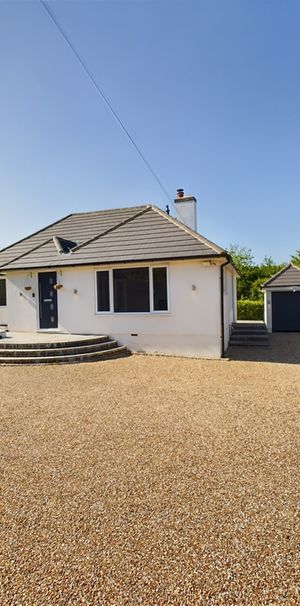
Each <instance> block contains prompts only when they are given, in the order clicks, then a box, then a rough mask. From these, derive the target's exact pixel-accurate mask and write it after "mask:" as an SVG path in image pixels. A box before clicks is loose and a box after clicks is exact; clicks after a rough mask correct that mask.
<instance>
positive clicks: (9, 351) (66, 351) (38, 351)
mask: <svg viewBox="0 0 300 606" xmlns="http://www.w3.org/2000/svg"><path fill="white" fill-rule="evenodd" d="M81 343H82V344H81V345H78V346H73V347H69V346H68V347H55V348H54V347H52V348H45V349H42V348H39V347H36V348H34V349H33V348H28V347H27V348H25V349H20V347H19V346H18V347H16V348H13V347H10V348H1V349H0V358H12V359H13V358H24V357H26V358H28V357H30V358H32V357H34V358H36V357H45V358H48V357H52V356H71V355H75V354H83V353H97V351H102V350H104V349H105V350H106V349H107V350H108V349H114V348H115V347H118V342H117V341H113V340H111V341H110V340H107V341H105V342H103V343H102V342H101V343H93V344H92V345H86V341H82V342H81Z"/></svg>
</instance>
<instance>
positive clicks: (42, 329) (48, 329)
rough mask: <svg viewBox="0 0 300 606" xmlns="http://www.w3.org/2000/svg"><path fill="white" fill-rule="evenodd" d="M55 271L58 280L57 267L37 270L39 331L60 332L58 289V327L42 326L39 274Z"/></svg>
mask: <svg viewBox="0 0 300 606" xmlns="http://www.w3.org/2000/svg"><path fill="white" fill-rule="evenodd" d="M49 273H55V274H56V280H57V274H58V272H57V270H56V269H44V270H41V271H37V273H36V303H37V304H36V314H37V327H38V328H37V332H59V305H58V293H57V291H56V300H57V306H56V307H57V327H55V328H41V313H40V304H41V301H40V284H39V276H40V275H42V274H49Z"/></svg>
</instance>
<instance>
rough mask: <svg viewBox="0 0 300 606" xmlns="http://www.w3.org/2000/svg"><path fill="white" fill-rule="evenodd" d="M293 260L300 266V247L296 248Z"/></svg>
mask: <svg viewBox="0 0 300 606" xmlns="http://www.w3.org/2000/svg"><path fill="white" fill-rule="evenodd" d="M291 261H292V263H294V265H299V266H300V248H299V250H296V252H295V254H294V255H292V257H291Z"/></svg>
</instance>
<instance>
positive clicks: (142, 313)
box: [95, 310, 171, 317]
mask: <svg viewBox="0 0 300 606" xmlns="http://www.w3.org/2000/svg"><path fill="white" fill-rule="evenodd" d="M95 315H96V316H138V317H140V316H170V315H171V312H170V311H169V310H167V311H96V312H95Z"/></svg>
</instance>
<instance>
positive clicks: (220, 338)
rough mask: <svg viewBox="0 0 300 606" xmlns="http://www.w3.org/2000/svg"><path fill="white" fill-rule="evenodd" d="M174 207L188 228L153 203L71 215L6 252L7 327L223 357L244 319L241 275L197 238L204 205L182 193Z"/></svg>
mask: <svg viewBox="0 0 300 606" xmlns="http://www.w3.org/2000/svg"><path fill="white" fill-rule="evenodd" d="M175 205H176V207H177V209H178V216H180V219H181V221H179V220H176V219H174V218H173V217H171V216H170V215H169V214H167V213H165V212H164V211H162V210H161V209H159V208H157V207H156V206H152V205H145V206H138V207H131V208H122V209H111V210H103V211H96V212H84V213H76V214H71V215H68V216H67V217H64V218H63V219H61V220H59V221H57V222H56V223H53V224H51V225H49V226H47V227H45V228H44V229H42V230H40V231H38V232H36V233H34V234H32V235H31V236H28V237H27V238H24V239H23V240H21V241H19V242H17V243H16V244H13V245H11V246H9V247H7V248H5V249H3V250H2V251H0V272H1V274H2V281H3V279H4V276H5V278H6V289H5V288H4V287H3V284H2V291H1V288H0V296H1V292H2V303H3V305H2V306H0V324H1V323H2V324H8V328H9V330H10V331H25V332H35V331H42V332H46V331H47V332H59V333H71V334H93V335H100V334H101V335H102V334H104V335H109V336H110V337H112V338H114V339H116V340H118V341H119V343H121V344H123V345H126V346H127V347H128V348H129V349H131V350H132V351H134V352H136V351H142V352H147V353H161V354H175V355H183V356H197V357H207V358H218V357H221V356H222V355H223V354H224V351H225V350H226V348H227V345H228V341H229V336H230V327H231V324H232V322H234V321H235V320H236V271H235V269H234V267H233V266H232V264H231V260H230V257H229V255H228V253H227V252H226V251H225V250H223V249H222V248H220V247H219V246H217V245H216V244H213V243H212V242H210V241H208V240H207V239H205V238H204V237H203V236H201V235H200V234H198V233H197V232H196V199H195V198H194V197H192V196H190V197H187V196H184V194H183V192H182V190H178V197H177V198H176V199H175ZM182 221H184V223H183V222H182ZM0 286H1V284H0ZM5 290H6V293H5V298H4V294H3V293H4V291H5Z"/></svg>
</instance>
